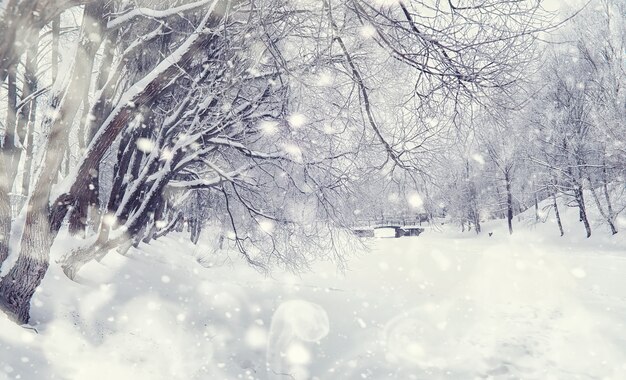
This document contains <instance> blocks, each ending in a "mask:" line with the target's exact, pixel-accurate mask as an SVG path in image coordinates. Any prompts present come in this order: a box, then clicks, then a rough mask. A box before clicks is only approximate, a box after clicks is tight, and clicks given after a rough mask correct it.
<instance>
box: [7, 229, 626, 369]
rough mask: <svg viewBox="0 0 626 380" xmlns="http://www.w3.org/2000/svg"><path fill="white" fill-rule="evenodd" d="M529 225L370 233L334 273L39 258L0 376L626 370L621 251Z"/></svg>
mask: <svg viewBox="0 0 626 380" xmlns="http://www.w3.org/2000/svg"><path fill="white" fill-rule="evenodd" d="M496 236H498V235H497V234H496ZM533 236H534V235H533V234H530V233H527V234H524V233H521V234H518V235H517V236H516V235H514V237H512V238H509V237H504V236H502V237H500V238H496V237H495V236H494V237H493V238H489V237H481V238H474V237H473V236H471V235H469V234H467V235H458V234H443V233H436V232H434V231H433V232H429V233H428V234H423V235H422V236H420V237H417V238H402V239H379V240H376V241H375V242H374V246H373V249H372V251H370V252H363V253H359V254H356V255H354V256H353V257H352V258H351V259H350V261H349V270H348V272H346V273H345V274H340V273H337V271H336V269H335V267H334V266H333V265H331V264H323V263H322V264H318V265H317V266H316V267H315V268H314V269H315V271H314V272H313V273H307V274H304V275H302V276H294V275H289V274H276V275H275V277H274V278H264V277H263V276H261V275H260V274H258V273H256V272H254V271H253V270H251V269H249V268H247V267H246V266H244V265H243V264H242V263H240V262H238V261H236V260H235V261H234V262H233V263H226V264H222V265H220V266H216V267H213V268H204V267H202V266H200V265H198V263H197V262H196V261H195V259H194V255H195V256H196V257H197V256H198V255H200V254H201V252H202V248H197V247H193V246H190V245H189V244H188V243H186V242H184V243H179V242H177V241H175V240H173V239H166V240H164V241H163V242H155V243H153V244H152V246H150V247H148V248H145V249H144V251H143V252H142V251H133V252H132V253H131V255H130V256H128V257H122V256H120V255H117V254H110V255H109V256H107V257H106V259H105V260H104V261H103V263H102V264H91V265H90V267H88V268H86V270H85V271H84V272H81V276H82V277H81V278H82V279H81V280H80V283H79V284H77V283H72V282H70V281H68V280H67V279H65V278H64V277H63V276H62V275H61V274H60V272H59V271H58V268H55V267H53V268H52V271H51V272H50V273H49V274H48V276H47V277H46V280H45V281H44V284H43V286H42V290H41V291H40V292H39V293H38V295H37V297H36V298H35V300H34V303H33V305H34V317H33V319H34V320H35V321H39V324H38V325H37V326H36V327H37V329H38V330H39V332H40V333H39V334H38V335H37V334H34V333H33V332H31V331H29V330H23V329H21V328H17V327H15V326H13V325H11V324H10V323H8V322H7V321H6V320H5V319H4V317H2V318H0V379H3V378H4V377H6V378H16V377H17V376H18V375H20V376H21V378H22V379H49V378H50V379H52V378H57V379H87V378H89V379H110V378H115V377H116V378H118V379H207V378H211V379H238V378H242V379H289V378H316V379H475V378H476V379H487V378H493V379H624V378H626V329H625V328H624V321H626V256H624V257H620V256H619V255H620V254H622V252H620V251H619V249H618V248H615V247H614V246H607V247H605V248H594V250H593V251H591V250H590V247H592V246H593V247H595V246H594V245H589V244H588V245H585V244H562V243H561V242H560V241H558V240H545V241H544V240H542V241H538V240H537V239H536V238H535V237H533ZM590 244H591V243H590ZM596 245H597V244H596ZM222 259H223V258H215V261H216V263H221V262H222V261H221V260H222ZM87 279H89V280H87ZM53 293H54V294H55V295H54V297H55V298H54V299H52V294H53ZM281 305H282V306H281ZM326 318H327V319H326ZM266 360H268V361H269V362H270V363H271V366H270V370H269V371H268V369H267V368H266V365H265V362H266ZM3 376H4V377H3ZM99 376H100V377H99Z"/></svg>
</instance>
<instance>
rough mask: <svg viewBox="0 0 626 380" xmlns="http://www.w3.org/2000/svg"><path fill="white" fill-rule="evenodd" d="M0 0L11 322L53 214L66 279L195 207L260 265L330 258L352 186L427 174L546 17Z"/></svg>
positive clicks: (223, 0)
mask: <svg viewBox="0 0 626 380" xmlns="http://www.w3.org/2000/svg"><path fill="white" fill-rule="evenodd" d="M1 4H2V8H0V34H1V35H2V36H3V39H2V41H1V42H0V82H2V84H3V86H2V89H0V94H1V98H0V99H1V101H2V107H4V108H2V111H1V113H2V114H3V115H5V118H4V120H3V121H2V125H1V128H0V130H1V131H2V154H1V155H0V160H2V161H1V162H0V175H1V176H2V177H1V178H0V266H1V268H2V276H3V277H2V280H0V308H2V310H4V311H5V312H6V313H7V314H8V315H10V316H11V317H12V318H14V319H15V320H16V321H19V322H26V321H28V319H29V303H30V299H31V297H32V295H33V293H34V291H35V289H36V288H37V286H38V285H39V284H40V282H41V280H42V278H43V276H44V275H45V273H46V271H47V268H48V266H49V265H50V253H51V248H52V246H53V244H54V243H55V241H57V240H58V239H57V236H58V234H59V233H60V232H62V231H63V232H64V231H67V232H69V234H70V235H72V236H74V237H75V238H76V239H78V240H79V241H80V242H81V244H79V245H78V248H75V249H73V250H71V251H69V252H63V253H64V254H63V255H62V257H61V258H60V259H59V261H60V264H61V266H62V267H63V269H64V271H65V273H66V274H67V275H68V276H69V277H75V276H76V275H77V273H78V270H79V269H80V268H81V267H82V266H83V265H84V264H85V263H87V262H89V261H91V260H99V259H101V258H102V257H103V256H104V255H106V254H107V252H109V251H110V250H111V249H114V248H117V247H122V249H127V248H128V247H130V246H131V245H133V244H134V245H137V244H140V242H142V241H143V242H149V241H150V240H151V239H155V238H158V237H161V236H163V235H164V234H166V233H168V232H169V231H172V230H176V229H178V230H181V229H184V228H187V229H189V230H190V233H191V239H192V240H194V241H197V240H198V238H199V235H200V232H201V231H202V228H203V225H204V224H205V223H206V222H207V221H211V222H212V223H217V224H219V225H220V226H221V228H222V229H223V231H224V233H223V236H225V237H226V239H227V240H228V241H230V242H231V243H232V244H233V245H234V246H235V247H237V248H238V249H239V251H240V252H241V253H242V254H243V255H244V256H245V257H246V259H247V260H248V261H249V262H250V263H252V264H254V265H256V266H258V267H267V266H269V265H271V264H273V263H278V264H283V265H286V266H288V267H290V268H296V269H297V268H302V267H305V266H306V265H307V264H308V263H309V262H310V260H312V259H313V258H316V257H329V256H330V257H334V258H335V259H339V260H340V258H339V256H338V252H339V251H338V250H337V249H335V248H336V244H337V243H336V242H337V239H340V238H341V233H340V232H338V230H337V229H336V228H335V227H341V226H342V225H343V223H344V222H345V221H346V218H347V216H348V215H351V212H350V210H348V209H347V208H346V207H342V206H341V204H342V202H343V201H344V200H345V199H348V198H354V197H356V196H357V195H356V194H355V190H354V188H352V187H351V186H350V184H353V183H358V182H363V181H367V179H368V174H367V173H369V172H370V171H372V170H376V171H379V170H383V169H384V170H385V171H386V172H390V171H393V170H394V168H396V167H399V168H403V169H409V170H412V171H414V172H421V173H426V172H427V170H426V166H427V165H430V160H431V158H432V156H433V152H435V151H437V150H441V149H442V148H441V146H442V145H441V144H442V141H443V142H447V143H449V141H448V140H449V138H448V137H447V136H446V135H445V134H446V133H447V131H448V130H449V128H450V127H451V126H452V125H454V120H455V117H456V114H457V112H458V109H460V108H462V107H464V106H465V104H467V103H469V102H473V101H480V100H481V99H482V98H484V97H485V96H486V95H488V93H489V92H490V91H492V90H493V89H494V88H495V89H504V88H506V87H507V86H508V85H509V84H510V83H511V82H513V81H514V80H515V79H516V78H517V76H518V75H519V69H520V67H521V65H522V64H523V63H524V59H520V57H522V56H523V55H525V54H527V52H528V51H529V49H532V46H533V42H534V36H535V34H536V33H537V32H538V31H539V30H540V28H541V26H542V24H543V23H544V21H545V20H544V19H543V17H544V16H543V15H542V14H541V13H540V10H541V8H540V7H539V6H538V4H537V3H536V2H535V1H531V0H528V1H502V0H499V1H480V2H479V1H464V2H462V3H458V4H456V3H454V2H449V3H443V2H439V1H432V2H429V1H416V0H403V1H398V2H393V3H385V2H379V1H369V0H350V1H343V0H341V1H332V0H326V1H323V2H315V1H310V2H309V1H302V2H293V1H285V0H262V1H246V0H193V1H191V0H190V1H184V0H176V1H173V0H172V1H162V0H161V1H159V0H141V1H139V0H138V1H132V2H128V1H116V0H107V1H90V0H64V1H41V0H40V1H37V0H10V1H8V2H2V3H1ZM64 233H65V232H64ZM61 250H63V248H62V247H61ZM9 256H10V257H12V258H13V259H12V260H7V258H8V257H9Z"/></svg>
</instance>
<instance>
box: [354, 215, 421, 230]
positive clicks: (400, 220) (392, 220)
mask: <svg viewBox="0 0 626 380" xmlns="http://www.w3.org/2000/svg"><path fill="white" fill-rule="evenodd" d="M429 220H430V218H429V216H428V214H418V215H414V216H407V217H382V218H370V219H361V220H356V221H355V222H354V224H353V227H370V228H371V227H387V226H388V227H392V226H397V227H403V226H418V225H420V226H421V225H422V223H424V222H428V221H429Z"/></svg>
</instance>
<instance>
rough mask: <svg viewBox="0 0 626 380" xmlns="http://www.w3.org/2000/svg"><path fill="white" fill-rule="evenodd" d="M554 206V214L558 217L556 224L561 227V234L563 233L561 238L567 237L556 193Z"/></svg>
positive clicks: (554, 193)
mask: <svg viewBox="0 0 626 380" xmlns="http://www.w3.org/2000/svg"><path fill="white" fill-rule="evenodd" d="M552 206H553V207H554V214H555V215H556V224H557V225H558V226H559V232H561V236H563V235H565V232H564V231H563V224H562V223H561V214H560V213H559V206H558V205H557V202H556V192H554V191H553V192H552Z"/></svg>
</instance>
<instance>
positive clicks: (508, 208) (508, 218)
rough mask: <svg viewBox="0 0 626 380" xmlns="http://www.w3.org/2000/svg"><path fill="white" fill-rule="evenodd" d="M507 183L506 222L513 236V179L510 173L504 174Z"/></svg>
mask: <svg viewBox="0 0 626 380" xmlns="http://www.w3.org/2000/svg"><path fill="white" fill-rule="evenodd" d="M504 180H505V182H506V221H507V224H508V226H509V234H510V235H512V234H513V194H511V178H510V174H509V171H508V170H506V171H505V172H504Z"/></svg>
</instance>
